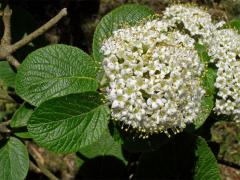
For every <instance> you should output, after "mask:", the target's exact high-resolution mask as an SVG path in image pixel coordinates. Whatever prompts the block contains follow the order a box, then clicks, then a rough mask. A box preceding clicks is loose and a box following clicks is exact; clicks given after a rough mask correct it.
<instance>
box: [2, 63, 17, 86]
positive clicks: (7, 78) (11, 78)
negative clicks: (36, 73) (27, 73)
mask: <svg viewBox="0 0 240 180" xmlns="http://www.w3.org/2000/svg"><path fill="white" fill-rule="evenodd" d="M15 76H16V74H15V72H14V71H13V70H12V68H11V66H10V65H9V64H8V62H6V61H0V80H3V82H4V83H5V84H6V85H7V86H9V87H13V88H14V87H15Z"/></svg>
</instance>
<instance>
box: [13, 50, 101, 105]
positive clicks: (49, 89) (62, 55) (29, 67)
mask: <svg viewBox="0 0 240 180" xmlns="http://www.w3.org/2000/svg"><path fill="white" fill-rule="evenodd" d="M96 74H97V67H96V64H95V63H94V61H93V60H92V59H91V57H90V56H89V55H87V54H86V53H84V52H83V51H82V50H80V49H78V48H75V47H72V46H67V45H50V46H47V47H44V48H40V49H38V50H36V51H34V52H33V53H31V54H29V55H28V56H27V58H26V59H25V60H24V62H23V63H22V64H21V66H20V68H19V70H18V73H17V77H16V92H17V94H18V95H20V96H21V97H22V98H23V99H24V100H26V101H27V102H29V103H31V104H32V105H35V106H38V105H39V104H40V103H42V102H44V101H46V100H48V99H51V98H53V97H59V96H64V95H68V94H72V93H81V92H86V91H95V90H96V89H97V88H98V82H97V80H96Z"/></svg>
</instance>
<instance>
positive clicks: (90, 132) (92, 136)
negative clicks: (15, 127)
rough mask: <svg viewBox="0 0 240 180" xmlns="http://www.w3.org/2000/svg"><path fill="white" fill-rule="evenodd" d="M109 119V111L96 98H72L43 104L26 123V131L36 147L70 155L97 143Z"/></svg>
mask: <svg viewBox="0 0 240 180" xmlns="http://www.w3.org/2000/svg"><path fill="white" fill-rule="evenodd" d="M108 119H109V109H108V107H107V106H106V105H105V104H103V102H102V97H101V96H100V95H99V94H97V93H95V92H86V93H81V94H71V95H67V96H64V97H59V98H54V99H51V100H49V101H46V102H44V103H42V104H41V105H40V106H39V107H38V108H37V109H36V110H35V112H34V113H33V114H32V116H31V118H30V120H29V121H28V130H29V132H30V134H31V136H32V137H33V139H34V140H35V141H36V142H37V143H38V144H39V145H41V146H43V147H45V148H47V149H49V150H52V151H55V152H62V153H69V152H76V151H78V150H79V149H80V148H83V147H86V146H88V145H90V144H92V143H94V142H95V141H97V140H98V139H99V138H100V137H101V136H102V134H103V132H105V130H106V129H107V128H108Z"/></svg>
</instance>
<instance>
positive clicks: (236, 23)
mask: <svg viewBox="0 0 240 180" xmlns="http://www.w3.org/2000/svg"><path fill="white" fill-rule="evenodd" d="M224 27H225V28H232V29H235V30H237V31H238V33H240V20H239V19H234V20H231V21H230V22H228V23H226V24H225V25H224Z"/></svg>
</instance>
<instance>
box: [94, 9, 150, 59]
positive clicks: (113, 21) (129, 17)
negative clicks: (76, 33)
mask: <svg viewBox="0 0 240 180" xmlns="http://www.w3.org/2000/svg"><path fill="white" fill-rule="evenodd" d="M151 15H154V12H153V11H152V10H151V9H149V8H147V7H145V6H140V5H123V6H120V7H118V8H116V9H114V10H113V11H111V12H110V13H108V14H107V15H105V16H104V17H103V18H102V20H101V21H100V23H99V24H98V26H97V28H96V30H95V33H94V37H93V57H94V59H95V60H96V61H102V58H103V57H102V54H101V52H100V48H101V45H102V43H103V41H104V40H105V39H107V38H108V37H110V36H111V35H112V33H113V31H114V30H117V29H119V28H121V27H122V26H124V25H125V26H126V25H129V26H132V25H135V24H137V23H139V22H140V21H141V20H143V19H144V18H147V17H149V16H151Z"/></svg>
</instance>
